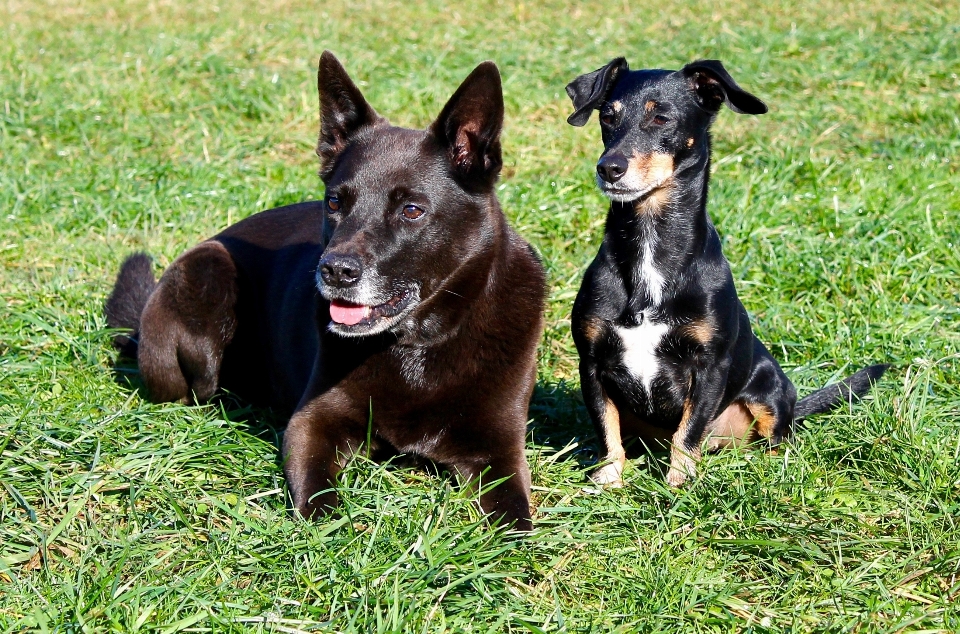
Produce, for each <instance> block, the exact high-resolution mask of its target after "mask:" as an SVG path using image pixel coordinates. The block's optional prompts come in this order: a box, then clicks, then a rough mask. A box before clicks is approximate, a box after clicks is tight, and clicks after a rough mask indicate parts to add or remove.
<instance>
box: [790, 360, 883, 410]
mask: <svg viewBox="0 0 960 634" xmlns="http://www.w3.org/2000/svg"><path fill="white" fill-rule="evenodd" d="M889 367H890V366H889V364H878V365H871V366H868V367H866V368H864V369H862V370H860V371H859V372H857V373H856V374H854V375H853V376H849V377H847V378H845V379H844V380H842V381H840V382H839V383H832V384H830V385H828V386H827V387H825V388H821V389H819V390H817V391H816V392H814V393H813V394H810V395H808V396H805V397H803V398H802V399H800V400H799V401H797V407H796V409H795V410H794V420H795V421H796V424H798V425H799V424H801V423H803V419H804V418H806V417H807V416H813V415H814V414H823V413H824V412H829V411H830V410H832V409H835V408H837V407H839V406H840V405H842V404H843V403H852V402H853V401H857V400H860V397H861V396H863V395H864V394H866V393H867V392H869V391H870V388H871V387H873V384H874V383H876V382H877V380H878V379H879V378H880V377H881V376H883V373H884V372H886V371H887V368H889Z"/></svg>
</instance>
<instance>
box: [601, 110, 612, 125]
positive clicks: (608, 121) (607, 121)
mask: <svg viewBox="0 0 960 634" xmlns="http://www.w3.org/2000/svg"><path fill="white" fill-rule="evenodd" d="M614 120H615V117H614V116H613V115H612V114H610V113H607V114H602V115H600V123H602V124H603V125H613V122H614Z"/></svg>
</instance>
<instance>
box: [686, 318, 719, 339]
mask: <svg viewBox="0 0 960 634" xmlns="http://www.w3.org/2000/svg"><path fill="white" fill-rule="evenodd" d="M681 333H682V334H683V335H685V336H687V337H690V338H691V339H693V340H695V341H696V342H697V343H699V344H701V345H704V346H705V345H707V344H708V343H710V342H711V341H713V338H714V336H715V335H716V331H715V330H714V327H713V320H712V319H710V318H709V317H706V318H704V319H698V320H696V321H691V322H690V323H689V324H684V325H683V326H682V327H681Z"/></svg>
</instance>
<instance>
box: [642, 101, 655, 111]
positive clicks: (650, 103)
mask: <svg viewBox="0 0 960 634" xmlns="http://www.w3.org/2000/svg"><path fill="white" fill-rule="evenodd" d="M656 107H657V102H656V101H648V102H647V103H645V104H643V109H644V110H646V111H647V112H650V111H651V110H653V109H654V108H656Z"/></svg>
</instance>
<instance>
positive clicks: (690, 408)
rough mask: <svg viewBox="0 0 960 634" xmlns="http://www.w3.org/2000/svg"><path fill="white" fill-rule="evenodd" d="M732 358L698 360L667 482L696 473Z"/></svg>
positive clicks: (680, 480)
mask: <svg viewBox="0 0 960 634" xmlns="http://www.w3.org/2000/svg"><path fill="white" fill-rule="evenodd" d="M730 363H731V360H730V357H729V355H724V357H722V358H720V359H713V358H703V359H699V360H698V362H697V364H696V367H695V368H694V370H693V373H692V376H691V381H690V382H691V385H690V390H689V391H688V392H687V397H686V399H684V402H683V415H682V417H681V419H680V426H679V427H678V428H677V431H676V432H675V433H674V434H673V439H672V444H671V447H670V470H669V471H668V472H667V482H668V483H669V484H670V485H671V486H680V485H682V484H683V483H684V482H686V480H687V478H692V477H694V476H696V475H697V463H698V462H699V461H700V453H701V452H700V445H701V443H702V442H703V440H704V436H705V434H706V431H707V428H708V426H709V424H710V423H711V422H712V421H713V420H714V419H715V418H716V416H717V413H718V410H719V408H720V401H721V400H722V399H723V392H724V389H725V388H726V385H727V375H728V373H729V371H730Z"/></svg>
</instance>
